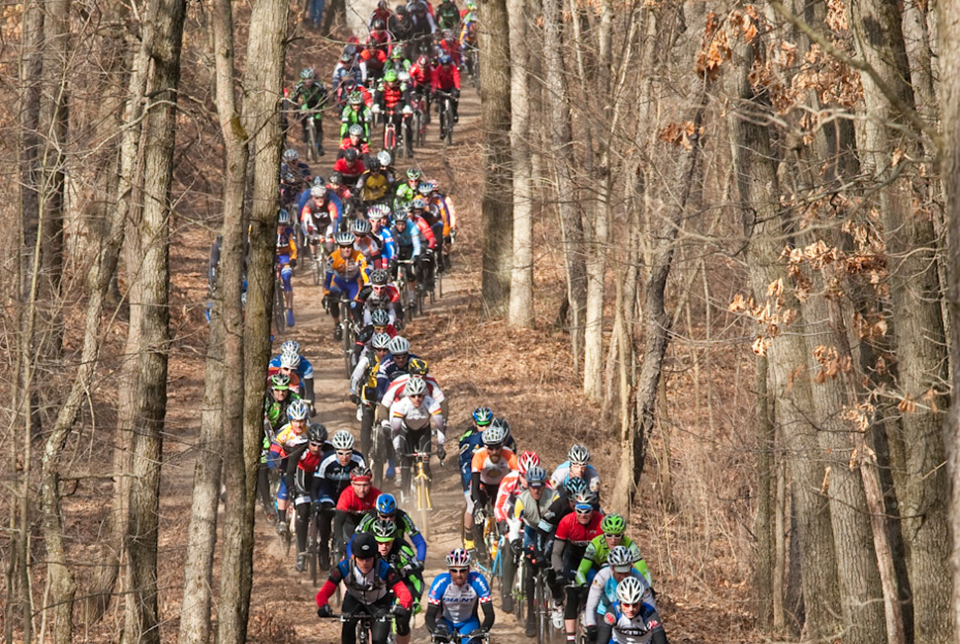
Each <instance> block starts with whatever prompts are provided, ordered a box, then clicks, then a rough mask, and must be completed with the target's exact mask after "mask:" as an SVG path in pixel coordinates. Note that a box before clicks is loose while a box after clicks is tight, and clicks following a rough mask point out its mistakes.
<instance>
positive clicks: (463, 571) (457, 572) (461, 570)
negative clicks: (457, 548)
mask: <svg viewBox="0 0 960 644" xmlns="http://www.w3.org/2000/svg"><path fill="white" fill-rule="evenodd" d="M468 572H470V569H469V568H451V569H450V574H451V575H465V574H467V573H468Z"/></svg>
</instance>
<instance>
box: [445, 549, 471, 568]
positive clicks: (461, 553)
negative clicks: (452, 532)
mask: <svg viewBox="0 0 960 644" xmlns="http://www.w3.org/2000/svg"><path fill="white" fill-rule="evenodd" d="M469 565H470V553H469V552H467V551H466V550H464V549H463V548H454V549H453V550H451V551H450V552H449V553H448V554H447V568H463V567H464V566H469Z"/></svg>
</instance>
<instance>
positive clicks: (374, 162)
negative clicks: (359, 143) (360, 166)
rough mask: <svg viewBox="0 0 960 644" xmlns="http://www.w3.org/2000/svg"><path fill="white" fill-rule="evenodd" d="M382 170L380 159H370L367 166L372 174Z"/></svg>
mask: <svg viewBox="0 0 960 644" xmlns="http://www.w3.org/2000/svg"><path fill="white" fill-rule="evenodd" d="M379 169H380V160H379V159H370V163H368V164H367V170H370V171H371V172H376V171H377V170H379Z"/></svg>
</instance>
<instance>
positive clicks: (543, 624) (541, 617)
mask: <svg viewBox="0 0 960 644" xmlns="http://www.w3.org/2000/svg"><path fill="white" fill-rule="evenodd" d="M533 609H534V610H535V611H537V644H547V643H548V642H549V641H550V629H551V628H552V626H553V625H552V624H551V623H550V615H549V614H548V613H547V602H546V598H545V597H544V596H543V580H542V579H539V578H538V579H535V580H534V583H533Z"/></svg>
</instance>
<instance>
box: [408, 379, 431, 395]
mask: <svg viewBox="0 0 960 644" xmlns="http://www.w3.org/2000/svg"><path fill="white" fill-rule="evenodd" d="M426 391H427V383H426V382H424V380H423V378H410V379H409V380H407V384H406V385H404V387H403V395H404V396H407V397H410V396H419V395H422V394H424V393H426Z"/></svg>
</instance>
